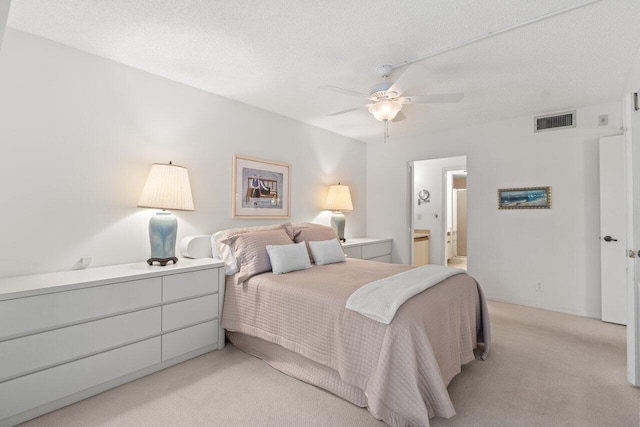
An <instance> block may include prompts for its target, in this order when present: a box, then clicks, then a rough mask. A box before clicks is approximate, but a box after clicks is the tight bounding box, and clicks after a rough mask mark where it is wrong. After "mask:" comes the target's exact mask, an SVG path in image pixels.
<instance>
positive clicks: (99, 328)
mask: <svg viewBox="0 0 640 427" xmlns="http://www.w3.org/2000/svg"><path fill="white" fill-rule="evenodd" d="M160 310H161V309H160V307H155V308H150V309H147V310H142V311H135V312H133V313H129V314H123V315H120V316H115V317H108V318H106V319H102V320H96V321H93V322H88V323H82V324H79V325H75V326H69V327H67V328H62V329H55V330H53V331H49V332H43V333H41V334H36V335H29V336H27V337H23V338H16V339H13V340H9V341H4V342H0V381H2V380H4V379H5V378H9V377H12V376H17V375H20V374H24V373H26V372H30V371H34V370H38V369H42V368H45V367H47V366H52V365H56V364H60V363H63V362H65V361H68V360H71V359H77V358H79V357H83V356H86V355H88V354H91V353H96V352H99V351H102V350H106V349H109V348H113V347H117V346H119V345H123V344H127V343H130V342H133V341H137V340H141V339H144V338H149V337H151V336H153V335H158V334H160Z"/></svg>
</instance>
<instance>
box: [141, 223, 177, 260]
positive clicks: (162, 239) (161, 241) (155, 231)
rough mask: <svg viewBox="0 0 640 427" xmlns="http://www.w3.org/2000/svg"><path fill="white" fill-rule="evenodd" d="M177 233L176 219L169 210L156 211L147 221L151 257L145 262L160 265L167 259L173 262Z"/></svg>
mask: <svg viewBox="0 0 640 427" xmlns="http://www.w3.org/2000/svg"><path fill="white" fill-rule="evenodd" d="M177 234H178V221H177V220H176V217H175V216H173V215H171V212H164V211H163V212H158V213H157V214H155V215H154V216H152V217H151V220H150V221H149V241H150V243H151V258H149V259H148V260H147V264H149V265H152V264H153V263H154V262H158V263H159V264H160V265H161V266H163V267H164V266H165V265H167V263H168V262H169V261H172V262H173V263H174V264H175V263H177V262H178V258H176V235H177Z"/></svg>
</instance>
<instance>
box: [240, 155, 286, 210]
mask: <svg viewBox="0 0 640 427" xmlns="http://www.w3.org/2000/svg"><path fill="white" fill-rule="evenodd" d="M290 169H291V165H289V164H288V163H282V162H276V161H273V160H265V159H256V158H252V157H244V156H239V155H234V156H233V193H232V194H233V200H232V217H233V218H289V206H290V203H291V200H290V196H289V188H290Z"/></svg>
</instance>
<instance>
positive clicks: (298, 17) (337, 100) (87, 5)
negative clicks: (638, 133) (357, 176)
mask: <svg viewBox="0 0 640 427" xmlns="http://www.w3.org/2000/svg"><path fill="white" fill-rule="evenodd" d="M585 1H586V0H536V1H531V0H482V1H476V0H448V1H447V0H430V1H419V0H415V1H408V0H405V1H389V0H386V1H381V0H326V1H317V0H313V1H311V0H280V1H260V0H234V1H208V0H199V1H198V0H164V1H163V0H156V1H148V0H55V1H51V0H13V1H12V5H11V11H10V14H9V21H8V25H9V26H10V27H12V28H16V29H19V30H22V31H26V32H30V33H33V34H36V35H39V36H42V37H45V38H48V39H51V40H55V41H57V42H60V43H63V44H66V45H69V46H73V47H76V48H78V49H81V50H84V51H87V52H90V53H93V54H96V55H99V56H103V57H106V58H109V59H112V60H114V61H118V62H122V63H124V64H127V65H130V66H133V67H136V68H139V69H141V70H145V71H148V72H151V73H154V74H158V75H161V76H164V77H167V78H169V79H172V80H176V81H179V82H182V83H185V84H188V85H191V86H195V87H198V88H201V89H204V90H207V91H210V92H213V93H215V94H219V95H222V96H225V97H228V98H232V99H235V100H238V101H241V102H244V103H246V104H250V105H254V106H256V107H260V108H263V109H266V110H269V111H273V112H275V113H278V114H282V115H284V116H287V117H291V118H293V119H297V120H300V121H302V122H305V123H308V124H311V125H314V126H318V127H321V128H324V129H328V130H331V131H333V132H336V133H339V134H343V135H346V136H349V137H352V138H356V139H359V140H362V141H366V142H375V143H378V142H381V141H382V127H383V126H382V123H380V122H378V121H376V120H375V119H373V118H372V117H371V116H370V115H369V114H368V113H367V112H366V110H362V111H356V112H352V113H348V114H345V115H341V116H337V117H327V114H329V113H332V112H335V111H339V110H343V109H347V108H351V107H355V106H358V105H360V101H359V100H358V99H357V98H354V97H350V96H347V95H342V94H337V93H332V92H328V91H325V90H321V89H318V86H322V85H333V86H340V87H344V88H348V89H352V90H356V91H358V92H368V88H369V86H371V85H372V84H374V83H377V82H378V81H379V78H378V76H377V75H376V73H375V69H376V67H377V66H378V65H381V64H398V63H401V62H402V61H405V60H411V59H414V58H416V57H421V56H423V55H425V54H429V53H431V52H436V51H439V50H441V49H444V48H447V47H449V46H453V45H456V44H459V43H462V42H465V41H467V40H469V39H473V38H477V37H481V36H483V35H486V34H488V33H490V32H495V31H498V30H500V29H503V28H507V27H510V26H513V25H516V24H518V23H522V22H525V21H528V20H531V19H533V18H535V17H538V16H541V15H544V14H546V13H549V12H552V11H555V10H558V9H562V8H565V7H571V6H575V5H578V4H581V3H584V2H585ZM639 23H640V1H637V0H601V1H599V2H597V3H595V4H592V5H588V6H585V7H583V8H579V9H576V10H573V11H571V12H568V13H565V14H561V15H557V16H554V17H551V18H549V19H547V20H544V21H541V22H536V23H533V24H531V25H528V26H525V27H522V28H518V29H515V30H513V31H510V32H507V33H504V34H500V35H497V36H495V37H492V38H488V39H485V40H481V41H478V42H477V43H473V44H470V45H468V46H466V47H463V48H460V49H456V50H454V51H451V52H448V53H444V54H442V55H438V56H436V57H433V58H430V59H427V60H425V61H423V62H421V64H422V65H423V66H424V75H423V77H422V79H421V82H420V83H419V84H417V85H416V86H415V87H413V88H412V89H411V90H410V91H409V92H410V93H412V94H421V93H430V92H431V93H441V92H464V93H465V98H464V100H463V101H462V102H460V103H458V104H440V105H410V106H407V107H406V108H405V109H403V112H404V113H405V115H406V117H407V120H405V121H403V122H400V123H393V124H391V125H390V133H391V140H393V137H394V135H396V136H404V137H415V138H420V134H421V131H424V130H427V129H442V128H450V127H460V126H464V125H468V124H473V123H480V122H486V121H494V120H499V119H505V118H509V117H515V116H522V115H528V114H531V115H533V114H539V113H542V112H553V111H559V110H563V109H567V108H575V107H578V106H583V105H588V104H594V103H600V102H609V101H612V100H616V99H618V97H619V96H620V95H621V94H622V93H623V92H624V90H625V89H626V88H628V87H629V84H630V83H629V81H628V80H629V76H630V75H634V73H632V68H633V67H634V60H635V59H636V56H637V54H638V49H639V47H640V24H639ZM401 71H402V69H400V70H398V75H399V74H400V72H401ZM393 77H395V76H392V80H393ZM633 84H635V83H633V82H632V85H633ZM637 86H638V87H640V82H638V85H637Z"/></svg>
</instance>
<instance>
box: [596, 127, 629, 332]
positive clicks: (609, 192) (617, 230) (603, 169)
mask: <svg viewBox="0 0 640 427" xmlns="http://www.w3.org/2000/svg"><path fill="white" fill-rule="evenodd" d="M624 153H625V139H624V136H623V135H620V136H611V137H607V138H601V139H600V265H601V273H600V274H601V282H600V283H601V287H602V320H604V321H605V322H612V323H620V324H622V325H626V324H627V202H626V197H627V194H626V178H625V157H624Z"/></svg>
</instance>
